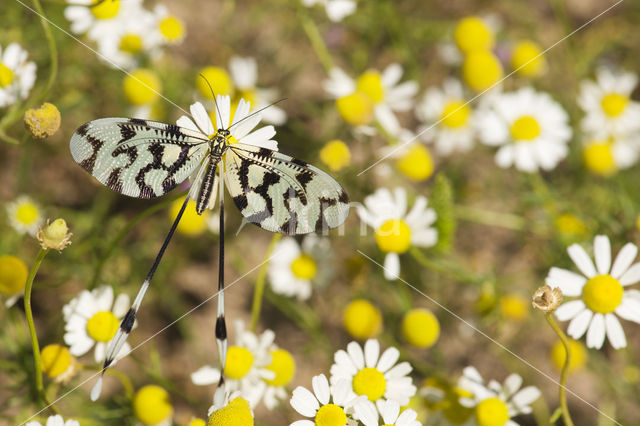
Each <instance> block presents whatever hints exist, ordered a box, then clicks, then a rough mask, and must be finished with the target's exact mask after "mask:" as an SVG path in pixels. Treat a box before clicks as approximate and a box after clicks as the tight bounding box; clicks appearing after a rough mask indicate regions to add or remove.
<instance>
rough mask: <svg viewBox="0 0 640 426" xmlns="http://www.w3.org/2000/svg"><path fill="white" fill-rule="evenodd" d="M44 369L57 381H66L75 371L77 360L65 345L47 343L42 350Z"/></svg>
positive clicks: (41, 356) (41, 357)
mask: <svg viewBox="0 0 640 426" xmlns="http://www.w3.org/2000/svg"><path fill="white" fill-rule="evenodd" d="M40 361H41V363H42V371H43V373H45V374H46V375H47V376H49V377H51V378H53V379H55V380H56V381H66V380H68V379H69V378H71V376H72V375H73V374H74V372H75V365H76V360H75V358H74V357H73V355H71V353H70V352H69V349H68V348H67V347H65V346H62V345H58V344H51V345H47V346H45V347H44V348H42V351H41V352H40Z"/></svg>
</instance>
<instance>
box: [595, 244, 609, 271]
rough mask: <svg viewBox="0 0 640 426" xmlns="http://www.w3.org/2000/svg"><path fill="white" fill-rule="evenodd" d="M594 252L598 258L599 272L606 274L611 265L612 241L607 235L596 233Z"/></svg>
mask: <svg viewBox="0 0 640 426" xmlns="http://www.w3.org/2000/svg"><path fill="white" fill-rule="evenodd" d="M593 253H594V256H595V258H596V266H597V267H598V273H600V275H605V274H608V273H609V268H610V267H611V242H610V241H609V237H607V236H606V235H596V238H595V240H594V241H593Z"/></svg>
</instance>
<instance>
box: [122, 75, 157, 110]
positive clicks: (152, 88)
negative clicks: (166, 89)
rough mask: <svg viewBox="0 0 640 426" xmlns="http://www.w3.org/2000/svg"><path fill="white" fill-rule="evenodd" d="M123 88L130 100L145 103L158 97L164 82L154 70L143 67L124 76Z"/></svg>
mask: <svg viewBox="0 0 640 426" xmlns="http://www.w3.org/2000/svg"><path fill="white" fill-rule="evenodd" d="M123 89H124V94H125V96H126V97H127V100H128V101H129V102H131V103H132V104H134V105H144V104H149V103H152V102H153V101H155V100H156V99H158V96H160V95H159V93H160V92H161V91H162V82H161V81H160V78H159V77H158V76H157V75H156V74H155V73H154V72H153V71H151V70H147V69H142V68H141V69H138V70H135V71H133V72H131V73H130V75H127V76H126V77H125V78H124V81H123Z"/></svg>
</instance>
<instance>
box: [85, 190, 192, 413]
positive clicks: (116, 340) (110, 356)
mask: <svg viewBox="0 0 640 426" xmlns="http://www.w3.org/2000/svg"><path fill="white" fill-rule="evenodd" d="M188 203H189V195H187V196H186V197H185V199H184V203H182V207H181V208H180V211H179V212H178V215H177V216H176V219H175V220H174V221H173V224H172V225H171V229H169V233H168V234H167V236H166V238H165V239H164V242H163V243H162V247H160V251H159V252H158V254H157V255H156V260H155V261H154V262H153V265H152V266H151V269H149V272H148V273H147V277H146V278H145V279H144V282H143V283H142V287H140V290H139V291H138V295H137V296H136V298H135V300H134V301H133V304H132V305H131V307H130V308H129V311H128V312H127V314H126V315H125V316H124V318H123V319H122V322H121V323H120V327H119V328H118V331H117V332H116V335H115V336H114V337H113V339H111V342H110V343H109V347H108V348H107V353H106V356H105V359H104V364H103V365H102V372H101V374H100V377H99V378H98V381H97V382H96V384H95V385H94V386H93V389H91V400H92V401H95V400H97V399H98V397H99V396H100V392H101V391H102V376H104V373H105V371H107V368H109V366H110V365H111V364H112V363H113V361H114V359H115V358H116V356H117V355H118V353H119V352H120V349H122V346H123V345H124V344H125V342H126V341H127V337H129V333H130V332H131V329H132V328H133V324H134V322H135V320H136V314H137V312H138V309H139V308H140V304H141V303H142V298H143V297H144V295H145V293H146V292H147V289H148V288H149V284H151V280H152V279H153V275H154V274H155V272H156V269H157V268H158V265H159V264H160V261H161V260H162V256H163V255H164V251H165V250H166V249H167V246H168V245H169V241H171V237H173V233H174V232H175V231H176V228H177V227H178V223H179V222H180V219H181V218H182V214H183V213H184V210H185V208H186V207H187V204H188Z"/></svg>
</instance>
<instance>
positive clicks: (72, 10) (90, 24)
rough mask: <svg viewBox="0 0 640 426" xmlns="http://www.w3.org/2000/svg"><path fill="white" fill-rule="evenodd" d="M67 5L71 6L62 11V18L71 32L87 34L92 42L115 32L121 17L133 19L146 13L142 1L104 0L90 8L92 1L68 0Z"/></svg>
mask: <svg viewBox="0 0 640 426" xmlns="http://www.w3.org/2000/svg"><path fill="white" fill-rule="evenodd" d="M68 3H70V4H72V6H68V7H66V8H65V9H64V16H65V18H67V20H69V21H70V22H71V31H72V32H73V33H75V34H84V33H88V36H89V38H90V39H92V40H94V41H100V40H101V39H102V38H104V37H109V36H110V35H111V34H113V33H114V32H115V31H117V30H118V28H119V27H120V25H121V22H120V19H121V18H122V17H128V18H134V19H135V17H136V16H140V15H142V14H146V13H148V12H146V11H145V10H144V9H143V7H142V0H124V1H122V0H104V1H102V2H100V3H98V4H97V5H95V6H91V5H92V4H93V3H95V1H94V0H68Z"/></svg>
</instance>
